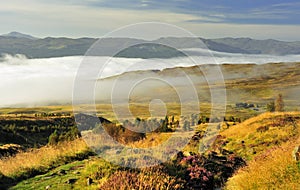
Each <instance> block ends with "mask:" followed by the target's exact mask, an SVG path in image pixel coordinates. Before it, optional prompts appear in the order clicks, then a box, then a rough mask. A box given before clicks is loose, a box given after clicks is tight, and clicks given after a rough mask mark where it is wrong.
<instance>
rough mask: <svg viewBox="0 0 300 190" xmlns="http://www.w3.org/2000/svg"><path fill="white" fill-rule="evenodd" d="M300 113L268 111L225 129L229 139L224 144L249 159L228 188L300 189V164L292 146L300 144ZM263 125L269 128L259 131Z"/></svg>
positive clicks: (230, 181)
mask: <svg viewBox="0 0 300 190" xmlns="http://www.w3.org/2000/svg"><path fill="white" fill-rule="evenodd" d="M299 116H300V113H298V112H297V113H296V112H293V113H265V114H262V115H260V116H258V117H254V118H251V119H249V120H247V121H245V122H244V123H242V124H239V125H237V126H234V127H232V128H230V129H228V130H225V131H223V132H222V133H221V135H223V136H225V137H226V138H225V139H226V140H227V141H228V143H227V144H226V145H225V148H227V149H229V150H233V151H234V152H236V153H237V154H239V155H241V156H243V157H244V158H247V159H248V160H249V162H248V166H246V167H245V168H243V169H240V170H239V171H238V172H237V174H236V175H235V176H234V177H232V178H230V179H229V181H228V182H227V187H226V188H227V189H249V190H250V189H299V188H300V185H299V180H300V164H299V162H298V163H297V162H296V161H295V160H293V158H292V152H293V149H294V148H295V147H296V146H298V145H299V144H300V138H299V137H300V136H299V131H300V127H299V126H300V125H299V124H300V120H299ZM287 118H294V120H290V119H289V120H288V121H287V120H286V119H287ZM262 126H269V129H268V130H266V131H264V132H258V131H257V129H258V128H260V127H262ZM242 141H243V142H244V143H242Z"/></svg>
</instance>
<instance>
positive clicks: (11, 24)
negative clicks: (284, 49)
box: [0, 0, 300, 41]
mask: <svg viewBox="0 0 300 190" xmlns="http://www.w3.org/2000/svg"><path fill="white" fill-rule="evenodd" d="M24 2H26V3H24ZM299 14H300V2H299V1H296V0H285V1H282V0H281V1H279V0H66V1H60V0H52V1H47V0H27V1H20V0H10V1H4V2H1V6H0V21H1V23H2V26H1V28H0V33H8V32H10V31H19V32H24V33H29V34H32V35H35V36H38V37H46V36H67V37H82V36H89V37H101V36H102V35H104V34H106V33H107V32H110V31H112V30H114V29H117V28H119V27H122V26H125V25H128V24H134V23H138V22H149V21H155V22H166V23H169V24H174V25H177V26H179V27H183V28H185V29H187V30H189V31H191V32H192V33H194V34H195V35H197V36H201V37H205V38H218V37H227V36H229V37H252V38H257V39H267V38H275V39H280V40H289V41H290V40H298V41H300V19H299V18H300V16H299ZM4 23H5V24H4Z"/></svg>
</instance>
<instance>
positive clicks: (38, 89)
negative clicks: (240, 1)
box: [0, 49, 300, 107]
mask: <svg viewBox="0 0 300 190" xmlns="http://www.w3.org/2000/svg"><path fill="white" fill-rule="evenodd" d="M189 51H193V52H198V53H199V52H200V53H199V54H201V50H197V49H191V50H189ZM213 55H214V59H212V57H207V56H203V55H202V56H200V57H198V58H197V59H196V60H201V62H199V63H194V62H192V61H190V59H187V58H173V59H129V58H112V59H110V61H109V62H107V63H106V64H105V61H106V60H108V58H107V57H94V58H92V59H91V60H93V61H92V62H88V63H87V64H89V65H88V67H87V68H89V69H93V68H94V67H95V65H97V64H101V66H104V64H105V68H104V70H103V72H102V73H101V74H99V77H92V78H91V80H97V79H99V78H105V77H110V76H114V75H118V74H122V73H124V72H129V71H137V70H154V69H155V70H162V69H165V68H173V67H179V66H182V67H188V66H193V65H195V64H222V63H257V64H262V63H269V62H297V61H300V55H289V56H270V55H243V54H230V53H217V52H213ZM83 60H85V58H84V57H81V56H72V57H60V58H45V59H27V58H26V57H24V56H22V55H17V56H10V55H5V56H3V57H2V58H0V81H1V82H0V92H1V98H0V107H12V106H39V105H49V104H65V103H71V102H72V93H73V86H74V79H75V77H76V74H77V70H78V68H79V66H80V64H81V63H82V61H83ZM102 90H103V89H102ZM104 90H105V89H104Z"/></svg>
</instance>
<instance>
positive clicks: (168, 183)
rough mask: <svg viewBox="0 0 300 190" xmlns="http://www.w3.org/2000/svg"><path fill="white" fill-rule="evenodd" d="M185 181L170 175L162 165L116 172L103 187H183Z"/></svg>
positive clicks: (107, 189)
mask: <svg viewBox="0 0 300 190" xmlns="http://www.w3.org/2000/svg"><path fill="white" fill-rule="evenodd" d="M183 187H184V183H183V181H180V180H179V179H176V177H174V176H170V175H168V174H167V173H166V172H165V171H164V170H163V168H162V167H161V166H156V167H152V168H146V169H142V170H123V171H120V170H119V171H117V172H115V173H114V174H113V175H112V176H111V177H110V178H109V179H108V180H107V181H106V182H105V183H104V184H103V185H102V186H101V187H100V189H102V190H112V189H117V190H119V189H143V190H152V189H182V188H183Z"/></svg>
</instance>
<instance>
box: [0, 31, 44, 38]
mask: <svg viewBox="0 0 300 190" xmlns="http://www.w3.org/2000/svg"><path fill="white" fill-rule="evenodd" d="M2 36H4V37H13V38H27V39H30V40H35V39H38V38H36V37H33V36H31V35H28V34H22V33H20V32H10V33H8V34H4V35H2Z"/></svg>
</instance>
